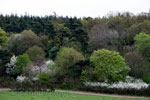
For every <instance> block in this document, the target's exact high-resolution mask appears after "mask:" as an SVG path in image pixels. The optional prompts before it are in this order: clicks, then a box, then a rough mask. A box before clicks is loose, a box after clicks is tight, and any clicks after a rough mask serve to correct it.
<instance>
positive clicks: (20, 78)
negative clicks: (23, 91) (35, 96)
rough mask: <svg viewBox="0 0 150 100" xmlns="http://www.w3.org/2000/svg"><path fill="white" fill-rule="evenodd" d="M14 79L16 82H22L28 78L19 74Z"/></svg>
mask: <svg viewBox="0 0 150 100" xmlns="http://www.w3.org/2000/svg"><path fill="white" fill-rule="evenodd" d="M16 80H17V81H18V82H24V81H26V80H28V78H27V77H26V76H22V75H21V76H17V78H16Z"/></svg>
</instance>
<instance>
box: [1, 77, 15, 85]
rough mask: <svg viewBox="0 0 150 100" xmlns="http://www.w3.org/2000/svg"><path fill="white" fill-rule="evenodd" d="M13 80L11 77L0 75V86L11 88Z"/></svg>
mask: <svg viewBox="0 0 150 100" xmlns="http://www.w3.org/2000/svg"><path fill="white" fill-rule="evenodd" d="M14 82H15V80H14V79H13V78H12V77H8V76H7V77H6V76H5V77H0V88H11V87H12V86H13V85H12V84H13V83H14Z"/></svg>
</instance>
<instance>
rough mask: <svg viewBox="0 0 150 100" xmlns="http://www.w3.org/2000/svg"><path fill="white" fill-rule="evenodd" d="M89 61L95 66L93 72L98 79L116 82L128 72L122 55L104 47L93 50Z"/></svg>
mask: <svg viewBox="0 0 150 100" xmlns="http://www.w3.org/2000/svg"><path fill="white" fill-rule="evenodd" d="M90 62H91V63H93V65H94V66H95V69H94V72H95V73H96V75H97V78H98V81H108V82H116V81H119V80H124V79H125V76H126V75H127V74H128V72H129V68H128V67H126V63H125V61H124V59H123V57H121V56H120V55H119V53H117V52H115V51H109V50H106V49H101V50H97V51H94V52H93V53H92V55H91V57H90Z"/></svg>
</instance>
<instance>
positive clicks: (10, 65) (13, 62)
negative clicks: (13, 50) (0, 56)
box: [6, 55, 17, 75]
mask: <svg viewBox="0 0 150 100" xmlns="http://www.w3.org/2000/svg"><path fill="white" fill-rule="evenodd" d="M16 59H17V57H16V56H15V55H13V56H12V57H11V59H10V63H7V64H6V67H7V68H6V73H7V74H9V75H10V74H12V73H13V69H14V68H15V66H16V62H17V60H16Z"/></svg>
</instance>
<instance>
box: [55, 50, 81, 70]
mask: <svg viewBox="0 0 150 100" xmlns="http://www.w3.org/2000/svg"><path fill="white" fill-rule="evenodd" d="M83 59H84V56H83V55H82V54H81V53H79V52H78V51H76V50H75V49H73V48H67V47H63V48H61V49H60V51H59V52H58V54H57V56H56V61H55V62H56V64H57V66H58V67H60V68H64V67H67V66H70V65H72V64H74V63H76V62H78V61H79V60H83Z"/></svg>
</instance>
